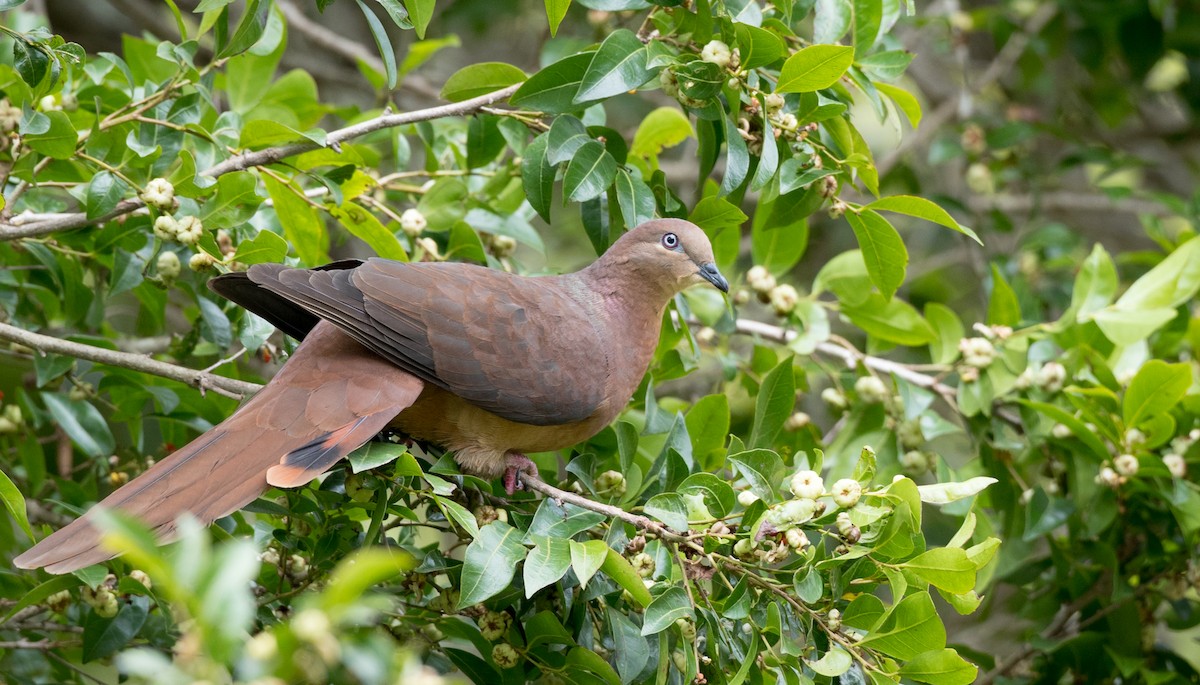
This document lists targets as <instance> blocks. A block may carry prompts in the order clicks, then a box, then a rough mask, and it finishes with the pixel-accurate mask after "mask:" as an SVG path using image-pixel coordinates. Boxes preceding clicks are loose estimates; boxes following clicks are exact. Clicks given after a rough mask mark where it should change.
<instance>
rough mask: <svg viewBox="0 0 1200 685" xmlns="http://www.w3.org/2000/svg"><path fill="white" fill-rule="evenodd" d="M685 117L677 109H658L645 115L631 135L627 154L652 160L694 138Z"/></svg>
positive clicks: (689, 123) (693, 132)
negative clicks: (631, 140) (631, 142)
mask: <svg viewBox="0 0 1200 685" xmlns="http://www.w3.org/2000/svg"><path fill="white" fill-rule="evenodd" d="M695 135H696V134H695V131H693V130H692V124H691V122H690V121H688V118H687V115H686V114H684V113H683V112H681V111H679V108H677V107H659V108H658V109H655V110H653V111H651V112H650V113H649V114H647V115H646V118H644V119H642V123H640V124H638V129H637V132H636V133H634V134H633V145H631V146H630V147H629V154H631V155H633V156H635V157H641V158H643V159H648V160H649V159H654V158H655V157H657V156H658V154H659V153H660V152H662V151H663V150H664V149H666V148H669V147H675V146H676V145H678V144H680V143H682V142H683V141H685V140H687V139H688V138H692V137H695Z"/></svg>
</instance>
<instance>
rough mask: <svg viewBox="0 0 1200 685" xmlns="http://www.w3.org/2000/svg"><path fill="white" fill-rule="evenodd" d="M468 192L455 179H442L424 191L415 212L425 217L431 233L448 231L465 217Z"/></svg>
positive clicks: (463, 184) (465, 187) (463, 185)
mask: <svg viewBox="0 0 1200 685" xmlns="http://www.w3.org/2000/svg"><path fill="white" fill-rule="evenodd" d="M469 196H470V191H469V190H468V189H467V185H466V184H465V183H463V182H462V181H461V180H459V179H457V178H443V179H440V180H438V181H437V182H436V183H434V184H433V187H432V188H430V189H429V190H427V191H425V194H424V195H423V196H421V199H420V201H419V202H417V211H419V212H421V214H423V215H424V216H425V221H427V222H429V230H431V231H449V230H450V229H452V228H454V224H456V223H458V222H459V221H462V220H463V217H465V216H466V215H467V212H466V205H467V198H468V197H469Z"/></svg>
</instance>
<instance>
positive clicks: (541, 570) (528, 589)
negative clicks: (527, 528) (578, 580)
mask: <svg viewBox="0 0 1200 685" xmlns="http://www.w3.org/2000/svg"><path fill="white" fill-rule="evenodd" d="M530 538H531V539H532V541H533V544H534V547H533V550H532V551H530V552H529V556H527V557H525V571H524V580H525V597H526V598H529V597H533V595H534V594H535V593H536V592H537V591H538V590H541V589H542V588H544V587H546V586H547V585H550V584H551V583H557V582H558V580H559V579H560V578H562V577H563V574H565V573H566V572H567V569H568V568H570V567H571V544H570V541H569V540H565V539H563V538H554V537H547V536H545V535H531V536H530ZM601 544H603V542H601Z"/></svg>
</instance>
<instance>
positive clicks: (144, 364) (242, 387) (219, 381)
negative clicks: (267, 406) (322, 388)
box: [0, 323, 262, 399]
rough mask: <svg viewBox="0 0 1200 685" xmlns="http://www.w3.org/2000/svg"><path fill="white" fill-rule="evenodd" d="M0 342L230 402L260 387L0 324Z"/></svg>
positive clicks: (140, 356)
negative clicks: (165, 381)
mask: <svg viewBox="0 0 1200 685" xmlns="http://www.w3.org/2000/svg"><path fill="white" fill-rule="evenodd" d="M0 340H7V341H8V342H14V343H17V344H18V345H24V346H25V347H29V348H32V349H34V350H37V351H38V352H41V353H43V354H63V355H66V356H68V357H74V358H76V359H86V360H88V361H91V362H96V363H97V364H106V365H108V366H117V367H120V368H123V369H131V370H133V371H141V372H142V373H148V374H151V375H154V376H161V377H163V378H169V379H171V380H175V381H179V382H180V383H186V384H187V385H190V386H192V387H194V388H200V389H201V390H213V391H215V392H218V393H220V394H222V395H225V396H227V397H232V398H234V399H241V398H243V397H246V396H248V395H252V394H254V393H255V392H257V391H258V390H259V388H261V387H262V386H261V385H258V384H256V383H249V382H247V381H240V380H237V379H235V378H226V377H224V376H217V375H214V374H211V373H207V372H205V371H197V370H195V369H189V368H187V367H183V366H178V365H176V364H168V363H167V362H160V361H158V360H157V359H151V358H149V357H146V356H143V355H140V354H130V353H128V352H117V351H116V350H108V349H104V348H103V347H96V346H94V345H84V344H82V343H75V342H70V341H68V340H61V339H59V338H55V337H52V336H49V335H42V334H40V333H32V332H30V331H26V330H24V329H21V328H17V327H16V326H11V325H9V324H4V323H0Z"/></svg>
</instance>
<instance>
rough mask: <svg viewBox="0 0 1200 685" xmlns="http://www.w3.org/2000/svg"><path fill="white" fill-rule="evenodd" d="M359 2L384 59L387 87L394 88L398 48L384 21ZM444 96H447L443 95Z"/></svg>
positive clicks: (361, 0) (397, 76) (397, 74)
mask: <svg viewBox="0 0 1200 685" xmlns="http://www.w3.org/2000/svg"><path fill="white" fill-rule="evenodd" d="M355 1H356V2H357V3H358V8H359V9H360V10H362V13H363V16H365V17H366V18H367V28H368V29H370V31H371V37H372V38H374V39H375V47H376V49H378V50H379V56H380V57H381V58H382V59H383V72H384V76H385V78H386V83H387V89H388V90H392V89H393V88H395V87H396V82H397V80H398V79H399V70H397V69H396V50H395V48H393V47H392V39H391V38H388V33H387V29H385V28H384V27H383V22H381V21H379V17H377V16H375V13H374V12H372V11H371V10H370V9H369V8H368V7H367V4H366V3H365V2H363V0H355ZM443 97H445V96H444V95H443Z"/></svg>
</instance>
